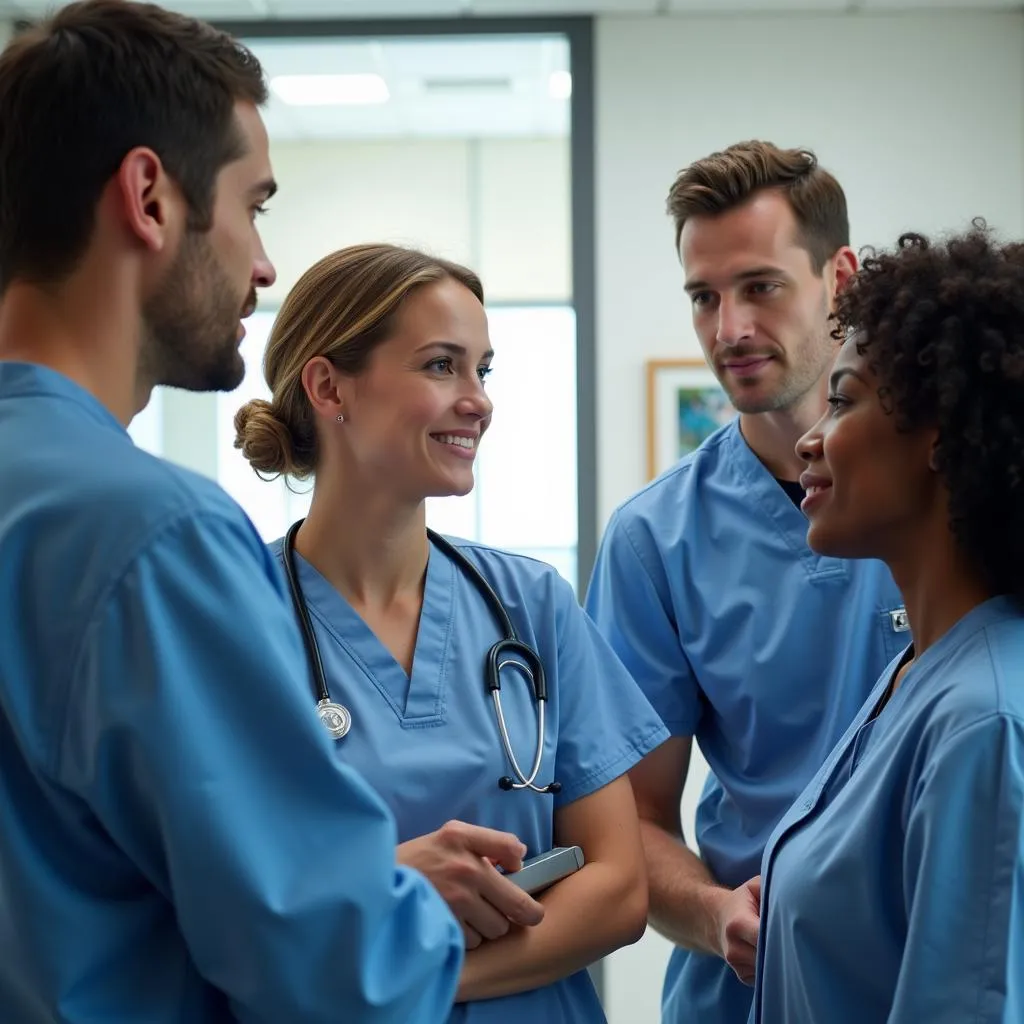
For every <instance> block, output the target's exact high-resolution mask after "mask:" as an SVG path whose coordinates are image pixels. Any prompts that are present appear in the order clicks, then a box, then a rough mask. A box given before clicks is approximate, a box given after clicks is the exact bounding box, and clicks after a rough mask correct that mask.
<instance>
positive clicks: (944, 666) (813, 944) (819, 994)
mask: <svg viewBox="0 0 1024 1024" xmlns="http://www.w3.org/2000/svg"><path fill="white" fill-rule="evenodd" d="M897 667H898V666H897V664H896V663H894V664H893V665H892V666H890V668H889V670H887V671H886V672H885V673H884V674H883V676H882V678H881V679H880V680H879V682H878V685H877V687H876V688H875V690H874V692H873V693H872V694H871V695H870V696H869V698H868V700H867V702H866V703H865V705H864V707H863V709H862V711H861V713H860V714H859V715H858V716H857V718H856V720H855V721H854V723H853V724H852V725H851V727H850V729H849V731H848V732H847V733H846V735H845V736H844V737H843V739H842V740H841V741H840V743H839V744H838V745H837V746H836V748H835V750H834V751H833V752H832V754H831V756H830V757H829V758H828V760H827V762H826V763H825V765H824V766H823V767H822V768H821V770H820V771H819V772H818V773H817V774H816V775H815V777H814V779H813V780H812V782H811V783H810V785H809V786H808V787H807V788H806V789H805V790H804V792H803V794H802V795H801V796H800V798H799V799H798V800H797V801H796V803H794V805H793V807H792V808H791V810H790V811H789V813H787V814H786V816H785V817H784V818H783V819H782V821H781V822H780V824H779V827H778V828H777V829H776V830H775V832H774V834H773V835H772V838H771V839H770V840H769V843H768V846H767V849H766V850H765V856H764V869H763V875H762V889H761V942H760V944H759V947H758V961H757V981H756V993H755V997H754V1009H753V1012H752V1014H751V1018H752V1021H753V1022H754V1024H820V1022H827V1024H967V1022H970V1024H1020V1022H1021V1021H1024V607H1022V605H1021V604H1019V603H1015V602H1013V601H1011V600H1009V599H1007V598H996V599H994V600H992V601H988V602H986V603H985V604H983V605H980V606H979V607H977V608H975V609H974V610H973V611H971V612H970V613H968V614H967V615H966V616H964V618H963V619H961V620H960V621H959V622H958V623H957V624H956V625H955V626H954V627H953V628H952V629H951V630H949V632H947V633H946V634H945V636H943V637H942V638H941V639H940V640H939V641H938V642H937V643H935V644H933V645H932V646H931V647H929V648H927V649H926V650H925V651H924V652H923V653H922V655H921V657H920V658H918V659H917V660H916V661H915V662H914V663H913V664H912V665H911V666H910V668H909V669H908V670H907V672H906V674H905V675H904V677H903V680H902V681H901V683H900V685H899V687H898V688H897V689H896V691H895V693H894V694H893V695H892V698H891V699H890V700H889V701H888V703H886V704H885V705H884V707H883V708H882V710H881V713H880V714H878V715H877V717H875V716H873V712H874V710H875V708H876V706H878V705H879V702H880V699H881V698H882V696H883V694H884V692H885V690H886V688H887V687H888V685H889V680H890V677H891V675H892V673H893V672H894V671H895V670H896V668H897Z"/></svg>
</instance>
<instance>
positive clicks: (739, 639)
mask: <svg viewBox="0 0 1024 1024" xmlns="http://www.w3.org/2000/svg"><path fill="white" fill-rule="evenodd" d="M668 208H669V212H670V213H671V214H672V216H673V220H674V223H675V240H676V250H677V253H678V255H679V258H680V261H681V263H682V267H683V272H684V276H685V282H684V287H685V290H686V292H687V294H688V295H689V296H690V301H691V304H692V310H693V324H694V328H695V330H696V333H697V336H698V338H699V340H700V343H701V347H702V349H703V351H704V355H705V358H706V359H707V361H708V364H709V366H710V367H711V369H712V370H713V371H714V373H715V375H716V377H717V378H718V380H719V381H720V382H721V384H722V387H723V388H724V389H725V391H726V393H727V394H728V396H729V398H730V400H731V401H732V404H733V406H734V407H735V408H736V410H737V411H738V412H739V416H738V418H737V419H736V420H734V421H733V422H732V423H730V424H728V425H727V426H725V427H723V428H721V429H720V430H718V431H717V432H716V433H714V434H713V435H712V436H711V437H709V438H708V439H707V440H706V441H705V442H704V443H703V444H702V445H701V446H700V448H699V449H698V450H697V451H695V452H693V453H692V454H690V455H687V456H685V457H684V458H683V459H682V460H681V461H680V462H678V463H677V464H676V465H675V466H674V467H673V468H672V469H670V470H668V471H667V472H666V473H664V474H663V475H662V476H661V477H659V478H658V479H657V480H655V481H654V482H653V483H651V484H649V485H648V486H647V487H646V488H644V489H643V490H642V491H640V492H639V493H638V494H636V495H634V496H633V497H632V498H630V499H629V500H628V501H626V502H625V503H624V504H623V505H622V506H620V508H619V509H617V510H616V512H615V513H614V515H613V516H612V518H611V521H610V523H609V525H608V529H607V531H606V533H605V536H604V539H603V541H602V544H601V549H600V552H599V555H598V559H597V564H596V566H595V569H594V574H593V579H592V582H591V587H590V592H589V594H588V596H587V607H588V610H589V611H590V613H591V615H592V616H593V617H594V618H595V620H596V621H597V623H598V625H599V627H600V628H601V630H602V632H603V633H604V634H605V636H606V637H607V638H608V639H609V640H610V642H611V644H612V646H613V647H614V648H615V650H616V652H617V653H618V655H619V656H620V658H622V660H623V661H624V662H625V664H626V667H627V668H628V669H630V671H631V672H632V674H633V676H634V677H635V679H636V680H637V682H638V683H639V684H640V685H641V687H642V689H643V690H644V692H645V693H646V694H647V696H648V698H649V699H650V700H651V702H652V703H653V704H654V706H655V708H656V709H657V710H658V711H659V713H660V714H661V716H662V718H663V720H664V721H665V724H666V725H667V726H668V728H669V730H670V731H671V733H672V738H671V739H670V740H668V741H667V742H666V743H665V744H663V745H662V746H661V747H660V748H659V749H658V750H656V751H654V752H653V753H651V754H649V755H648V756H647V757H646V758H645V759H644V760H643V761H642V762H641V763H640V764H639V765H637V767H636V768H635V769H634V770H633V771H632V772H631V773H630V777H631V779H632V782H633V787H634V791H635V793H636V799H637V805H638V808H639V811H640V815H641V827H642V830H643V836H644V846H645V851H646V855H647V865H648V873H649V878H650V920H651V922H652V923H653V924H654V926H655V927H656V928H657V929H658V930H659V931H660V932H662V933H663V934H664V935H665V936H667V937H668V938H670V939H671V940H672V941H673V942H674V943H676V945H677V948H676V949H675V950H674V952H673V955H672V959H671V962H670V965H669V969H668V974H667V977H666V982H665V989H664V993H663V1018H664V1021H665V1022H666V1024H690V1022H693V1024H745V1022H746V1020H747V1014H748V1012H749V1009H750V1001H751V989H750V988H749V987H747V986H749V985H750V984H751V983H752V981H753V976H754V955H755V950H756V944H757V932H758V910H759V889H760V880H759V872H760V862H761V853H762V851H763V849H764V846H765V843H766V841H767V839H768V836H769V835H770V834H771V831H772V829H773V828H774V827H775V825H776V823H777V822H778V821H779V819H780V818H781V817H782V814H783V813H784V812H785V811H786V810H787V808H788V807H789V806H790V804H791V803H792V802H793V801H794V800H795V799H796V797H797V796H798V795H799V793H800V792H801V791H802V789H803V787H804V785H805V784H806V783H807V782H808V781H809V780H810V778H811V777H812V775H813V774H814V772H815V771H816V770H817V768H818V767H819V766H820V764H821V762H822V761H823V759H824V757H825V755H826V754H827V753H828V751H829V750H831V749H832V747H833V746H834V744H835V742H836V741H837V740H838V739H839V737H840V736H841V735H842V733H843V731H844V730H845V728H846V726H847V725H848V724H849V722H850V721H851V719H852V718H853V716H854V714H855V713H856V711H857V710H858V708H859V707H860V705H861V703H862V702H863V700H864V698H865V696H866V695H867V693H868V691H869V690H870V688H871V687H872V686H873V685H874V683H875V681H876V680H877V678H878V676H879V674H880V673H881V671H882V669H883V668H884V666H885V665H886V663H887V662H888V661H889V660H890V659H891V658H893V657H895V656H896V655H897V654H898V653H899V651H900V650H901V649H902V647H903V646H904V645H905V643H906V642H907V640H908V637H907V634H906V633H905V632H904V631H903V625H902V623H903V622H904V619H903V618H902V617H901V616H900V615H899V610H900V603H901V602H900V597H899V592H898V591H897V589H896V587H895V584H894V583H893V581H892V578H891V577H890V575H889V572H888V570H887V569H886V568H885V567H884V566H883V565H881V564H880V563H876V562H847V561H842V560H838V559H831V558H821V557H818V556H817V555H815V554H814V553H813V552H812V551H811V550H810V549H809V548H808V546H807V542H806V533H807V522H806V519H805V517H804V516H803V514H802V513H801V512H800V509H799V505H800V502H801V501H802V500H803V497H804V492H803V488H802V487H801V485H800V483H799V476H800V473H801V470H802V468H803V467H802V462H801V460H800V458H799V457H798V456H797V454H796V450H795V447H796V442H797V440H798V439H799V438H800V437H801V436H802V435H803V434H804V433H805V432H806V431H807V429H808V428H809V427H810V426H811V425H812V424H814V423H815V422H817V420H818V419H819V418H820V417H821V415H822V413H823V412H824V411H825V409H826V392H827V378H828V371H829V367H830V366H831V364H832V361H833V359H834V357H835V353H836V351H837V346H836V343H835V341H834V340H833V338H832V337H831V332H830V322H829V318H830V314H831V311H832V309H833V304H834V302H835V298H836V295H837V294H838V292H839V290H840V289H841V288H842V287H843V286H844V285H845V284H846V282H847V281H848V280H849V279H850V277H851V276H852V274H853V273H854V272H855V270H856V257H855V256H854V253H853V251H852V250H851V249H850V246H849V227H848V224H847V215H846V200H845V196H844V194H843V190H842V188H841V187H840V186H839V183H838V182H837V181H836V179H835V178H834V177H833V176H832V175H831V174H829V173H828V172H827V171H825V170H823V169H822V168H821V167H819V166H818V163H817V160H816V158H815V156H814V154H813V153H811V152H809V151H807V150H797V149H780V148H779V147H777V146H774V145H772V144H771V143H768V142H759V141H754V142H744V143H740V144H738V145H735V146H731V147H729V148H728V149H726V150H724V151H722V152H720V153H713V154H711V155H710V156H708V157H705V158H704V159H702V160H698V161H696V162H695V163H693V164H691V165H690V166H689V167H687V168H685V169H684V170H683V171H681V172H680V174H679V175H678V177H677V178H676V181H675V182H674V184H673V186H672V189H671V191H670V193H669V199H668ZM695 739H696V740H697V741H698V742H699V744H700V748H701V752H702V753H703V754H704V756H705V757H706V758H707V760H708V763H709V765H710V768H711V776H710V777H709V779H708V782H707V785H706V786H705V789H704V793H703V796H702V799H701V802H700V806H699V808H698V812H697V842H698V846H699V848H700V856H699V857H698V856H697V855H696V854H695V853H693V852H691V851H690V850H689V849H687V847H686V845H685V844H684V842H683V838H682V828H681V822H680V798H681V795H682V791H683V786H684V784H685V782H686V776H687V773H688V771H689V765H690V754H691V750H692V744H693V741H694V740H695Z"/></svg>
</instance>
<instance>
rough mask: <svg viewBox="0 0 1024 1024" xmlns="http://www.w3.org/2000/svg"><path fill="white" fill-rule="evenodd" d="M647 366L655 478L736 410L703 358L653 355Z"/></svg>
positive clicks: (650, 474)
mask: <svg viewBox="0 0 1024 1024" xmlns="http://www.w3.org/2000/svg"><path fill="white" fill-rule="evenodd" d="M646 368H647V479H648V480H653V479H654V478H655V477H656V476H658V474H659V473H663V472H664V471H665V470H666V469H668V468H669V467H670V466H672V465H674V464H675V463H676V462H678V461H679V459H681V458H682V457H683V456H684V455H687V454H688V453H689V452H691V451H693V450H694V449H695V448H697V447H699V446H700V444H701V443H702V442H703V441H704V439H705V438H707V437H709V436H710V435H711V434H713V433H714V432H715V431H716V430H718V428H719V427H722V426H724V425H725V424H726V423H728V422H729V421H730V420H731V419H733V417H734V416H735V415H736V410H735V409H734V408H733V406H732V404H731V403H730V401H729V398H728V396H727V395H726V393H725V391H724V390H723V388H722V385H721V384H719V383H718V379H717V378H716V377H715V375H714V373H713V372H712V371H711V369H710V367H709V366H708V365H707V363H705V362H704V360H703V359H651V360H648V362H647V364H646Z"/></svg>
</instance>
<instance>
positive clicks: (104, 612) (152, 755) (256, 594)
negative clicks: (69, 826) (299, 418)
mask: <svg viewBox="0 0 1024 1024" xmlns="http://www.w3.org/2000/svg"><path fill="white" fill-rule="evenodd" d="M247 525H248V524H244V521H238V522H236V521H233V520H232V519H230V518H229V517H227V516H223V515H219V514H200V515H196V516H192V517H191V518H189V519H177V520H175V521H173V522H171V523H169V524H168V525H167V526H166V527H165V528H164V529H163V530H162V531H161V533H160V534H159V536H158V537H157V538H156V539H155V540H154V541H153V542H151V543H150V544H148V545H147V547H146V548H145V549H144V550H143V551H142V552H141V553H139V554H138V555H137V556H136V557H134V558H133V559H132V560H131V561H130V563H129V564H128V565H127V568H126V570H125V571H124V572H123V573H122V574H121V575H120V577H119V578H117V579H116V580H115V581H114V583H113V585H112V587H111V590H110V592H109V596H108V597H107V599H106V600H105V601H104V602H102V603H101V607H100V608H99V610H98V612H97V614H96V616H95V617H94V619H93V621H92V623H91V625H90V626H89V627H88V629H87V631H86V635H85V638H84V641H83V644H82V647H81V650H80V652H79V655H78V657H77V658H76V661H75V665H76V669H75V672H74V677H73V679H72V681H71V689H70V691H69V699H68V706H67V711H66V720H65V724H64V728H63V737H62V741H61V746H60V751H59V755H58V764H57V765H56V766H55V769H56V772H57V777H58V778H59V779H60V780H61V781H62V783H63V784H64V785H65V786H67V787H68V788H69V789H71V790H72V791H73V792H74V793H76V794H78V796H79V797H80V798H81V799H82V800H83V801H84V802H85V803H86V804H87V805H88V807H89V809H90V810H91V811H92V813H94V814H95V816H96V817H97V818H98V819H99V822H100V823H101V825H102V827H103V828H104V829H105V830H106V832H107V833H108V834H109V836H110V838H111V839H112V841H113V844H114V845H115V847H116V850H115V851H114V853H113V854H112V855H116V856H120V857H123V859H124V861H125V870H126V872H127V871H131V870H135V871H138V872H139V873H140V874H141V875H142V876H144V877H145V879H146V880H147V881H148V882H149V883H150V884H151V885H152V886H154V887H155V888H156V889H157V890H158V891H159V892H161V893H162V894H163V895H164V896H165V897H166V899H167V901H168V903H170V904H171V905H172V906H173V912H174V915H175V916H176V918H177V925H178V928H179V929H180V931H181V933H182V934H183V936H184V938H185V942H186V943H187V946H188V948H189V951H190V954H191V956H192V958H193V960H194V962H195V964H196V967H197V969H198V971H199V973H200V974H201V975H202V976H203V977H204V978H206V980H207V981H208V982H209V983H210V984H212V985H214V986H215V987H217V988H219V989H221V990H222V991H223V992H225V993H226V994H227V995H228V997H229V998H230V999H231V1001H232V1004H233V1010H234V1013H235V1014H236V1016H237V1017H238V1019H239V1020H241V1021H245V1022H254V1024H255V1022H267V1024H270V1022H273V1024H280V1022H282V1021H299V1020H301V1021H304V1022H306V1024H314V1022H324V1024H326V1022H328V1021H330V1022H332V1024H337V1022H338V1021H340V1020H353V1021H356V1020H358V1021H360V1022H363V1024H371V1022H372V1024H399V1022H401V1024H409V1022H424V1024H426V1022H434V1021H438V1020H443V1019H444V1018H445V1017H446V1016H447V1014H448V1011H449V1008H450V1006H451V1002H452V999H453V998H454V993H455V988H456V985H457V981H458V976H459V971H460V968H461V958H462V946H463V942H462V936H461V932H460V931H459V929H458V926H457V924H456V922H455V920H454V919H453V918H452V916H451V915H450V913H449V912H448V909H447V908H446V907H445V905H444V904H443V902H442V901H441V899H440V897H439V896H438V895H437V893H436V892H435V891H434V890H433V889H432V888H431V887H430V886H429V885H428V884H427V882H426V881H425V880H424V879H423V878H422V877H421V876H420V875H418V874H417V873H415V872H413V871H409V870H406V869H403V868H397V867H396V862H395V846H396V841H397V840H396V831H395V826H394V823H393V820H392V819H391V817H390V814H389V813H388V811H387V810H386V808H385V806H384V804H383V803H382V802H381V800H380V799H379V798H378V797H377V796H376V795H375V794H374V792H373V791H372V790H371V789H370V787H369V786H368V785H367V784H366V783H365V782H364V781H363V780H362V779H361V778H360V777H359V776H358V775H357V774H356V773H355V772H353V771H351V770H349V769H347V768H346V767H344V766H343V765H341V764H339V763H338V761H337V759H336V755H335V752H334V750H333V749H332V747H331V746H330V741H329V737H328V736H327V734H326V732H325V731H324V730H323V727H322V726H321V725H320V723H319V720H318V718H317V716H316V714H315V711H314V698H313V694H312V692H311V689H310V686H309V684H308V682H307V668H306V661H305V657H304V652H303V649H302V645H301V642H300V639H299V636H298V633H297V631H296V627H295V623H294V620H293V618H292V613H291V609H290V608H289V607H288V605H287V604H286V602H285V600H284V595H283V593H282V591H281V587H280V582H279V580H278V578H277V577H276V575H274V573H273V566H272V563H271V562H270V555H269V553H268V552H267V551H266V549H265V548H264V546H263V544H262V542H261V541H260V540H259V537H258V536H257V535H256V533H255V531H254V530H252V529H251V528H247ZM82 941H88V938H87V937H85V936H83V937H82Z"/></svg>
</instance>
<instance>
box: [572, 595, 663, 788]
mask: <svg viewBox="0 0 1024 1024" xmlns="http://www.w3.org/2000/svg"><path fill="white" fill-rule="evenodd" d="M560 583H561V587H560V591H559V592H560V596H561V598H562V608H561V609H560V611H561V619H562V621H561V624H560V627H559V630H558V638H559V642H558V674H557V678H558V701H559V704H558V750H557V753H556V756H555V778H556V779H557V780H558V781H559V782H560V783H561V784H562V790H561V792H560V793H559V794H558V795H557V796H556V797H555V806H556V807H563V806H565V805H566V804H570V803H572V802H573V801H574V800H578V799H579V798H580V797H583V796H587V795H588V794H589V793H593V792H596V791H597V790H598V789H600V788H601V787H602V786H606V785H607V784H608V783H609V782H611V781H612V780H613V779H617V778H618V777H619V776H620V775H624V774H625V773H626V772H627V771H629V769H630V768H632V767H633V765H635V764H636V763H637V762H638V761H640V760H641V759H642V758H643V757H644V756H645V755H647V754H649V753H650V752H651V751H652V750H653V749H654V748H655V747H657V746H660V745H661V744H662V743H664V742H665V740H667V739H668V737H669V733H668V730H667V729H666V728H665V726H664V724H663V723H662V721H661V719H660V718H659V717H658V715H657V713H656V712H655V710H654V708H652V707H651V705H650V703H649V702H648V700H647V698H646V697H644V695H643V693H641V692H640V689H639V687H638V686H637V685H636V683H635V682H634V681H633V680H632V678H631V677H630V675H629V673H628V672H627V671H626V670H625V668H623V666H622V663H621V662H620V661H619V659H618V658H617V657H616V656H615V652H614V651H613V650H611V648H610V647H609V646H608V644H607V642H606V641H605V639H604V638H603V637H602V636H601V634H600V633H599V632H598V631H597V627H596V626H595V625H594V623H593V622H592V621H591V619H590V618H589V616H588V615H587V614H586V613H585V612H584V611H583V609H582V608H580V606H579V603H578V602H577V600H576V597H575V595H574V593H573V591H572V589H571V588H570V587H569V585H568V584H567V583H565V582H564V581H560Z"/></svg>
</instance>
